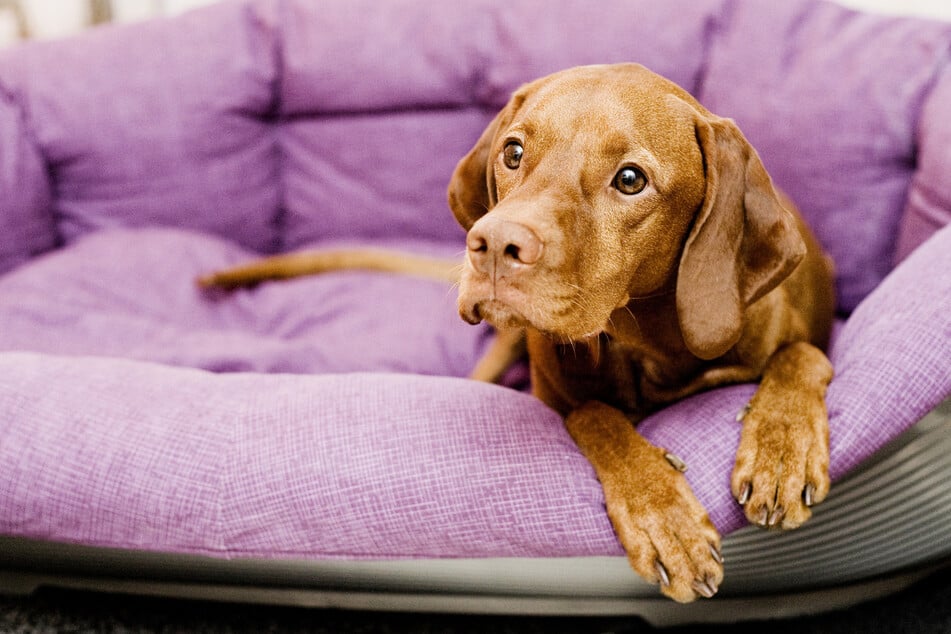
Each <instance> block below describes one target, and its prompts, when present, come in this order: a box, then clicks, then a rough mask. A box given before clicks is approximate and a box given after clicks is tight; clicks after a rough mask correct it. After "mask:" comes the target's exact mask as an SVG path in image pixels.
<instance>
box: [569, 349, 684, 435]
mask: <svg viewBox="0 0 951 634" xmlns="http://www.w3.org/2000/svg"><path fill="white" fill-rule="evenodd" d="M641 344H642V342H640V341H623V342H619V341H617V340H615V339H613V338H611V337H610V336H608V335H601V336H600V337H598V338H597V339H596V340H592V341H590V342H586V343H584V344H578V343H575V344H565V345H559V346H557V347H556V351H555V354H556V356H557V359H558V363H559V365H560V368H561V374H562V377H563V379H564V380H565V382H566V383H567V385H569V386H570V388H569V389H570V390H571V392H573V396H574V400H576V401H578V402H583V401H586V400H599V401H602V402H605V403H609V404H611V405H613V406H615V407H617V408H618V409H620V410H622V411H624V412H625V413H627V414H628V415H630V416H631V417H632V418H639V417H642V416H644V415H646V414H648V413H650V412H652V411H654V410H655V409H657V408H658V407H660V406H661V405H664V404H666V403H668V402H670V401H671V400H672V399H671V398H670V397H669V394H670V392H671V390H675V389H676V388H677V387H678V386H681V385H683V384H684V383H685V382H688V381H689V379H690V378H691V377H692V376H693V375H695V374H696V373H697V372H699V371H700V369H701V365H702V362H701V361H700V360H699V359H696V358H695V357H692V356H691V355H665V354H664V351H663V350H662V349H659V348H657V347H654V346H650V345H641Z"/></svg>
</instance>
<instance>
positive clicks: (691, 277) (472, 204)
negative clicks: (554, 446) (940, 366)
mask: <svg viewBox="0 0 951 634" xmlns="http://www.w3.org/2000/svg"><path fill="white" fill-rule="evenodd" d="M449 204H450V207H451V208H452V211H453V213H454V215H455V217H456V219H457V220H458V221H459V223H460V224H461V225H462V226H463V227H464V228H465V229H466V230H467V231H468V235H467V258H466V266H465V268H464V271H463V275H462V280H461V285H460V292H459V312H460V314H461V315H462V316H463V318H464V319H466V320H467V321H470V322H472V323H476V322H478V321H480V320H482V319H485V320H487V321H489V322H490V323H492V324H494V325H496V326H498V327H513V326H529V327H532V328H535V329H537V330H540V331H542V332H545V333H548V334H550V335H551V336H553V337H555V338H558V339H562V340H576V339H581V338H585V337H589V336H592V335H594V334H597V333H599V332H601V331H602V330H603V329H604V328H605V327H606V326H607V324H608V322H609V319H610V317H611V314H612V313H613V312H614V311H615V310H617V309H619V308H623V307H624V306H626V305H627V304H628V302H629V301H631V300H632V299H634V298H638V297H645V296H650V295H653V294H658V293H662V292H665V291H666V290H667V289H674V288H675V289H676V290H675V293H676V294H675V298H676V307H677V315H678V320H679V325H680V328H681V331H682V333H683V336H684V341H685V342H686V344H687V346H688V348H689V349H690V350H691V352H693V353H694V354H695V355H697V356H699V357H701V358H706V359H710V358H714V357H717V356H720V355H722V354H723V353H725V352H726V351H727V350H728V349H729V348H731V347H732V346H733V345H734V344H735V343H736V341H737V340H738V339H739V336H740V334H741V330H742V326H743V313H744V311H745V309H746V307H747V306H749V305H750V304H751V303H752V302H754V301H756V300H757V299H758V298H759V297H761V296H762V295H764V294H765V293H766V292H768V291H769V290H771V289H772V288H774V287H775V286H776V285H777V284H779V282H781V281H782V279H784V278H785V277H786V276H787V275H788V274H789V273H790V272H791V271H792V270H793V268H795V266H796V265H797V264H798V262H799V260H800V259H801V258H802V257H803V255H804V253H805V246H804V243H803V240H802V238H801V236H800V234H799V233H798V230H797V228H796V225H795V220H794V218H793V217H792V215H791V214H790V213H789V212H788V211H787V210H786V209H784V208H783V206H782V204H781V203H780V201H779V199H778V198H777V196H776V193H775V191H774V190H773V186H772V183H771V181H770V178H769V176H768V175H767V173H766V171H765V169H764V168H763V165H762V163H761V162H760V159H759V157H758V156H757V154H756V152H755V151H754V150H753V148H752V147H751V146H750V145H749V143H748V142H747V141H746V139H745V138H744V137H743V135H742V134H741V133H740V131H739V129H738V128H737V127H736V125H734V123H733V122H732V121H730V120H728V119H722V118H719V117H717V116H714V115H713V114H711V113H710V112H708V111H707V110H706V109H705V108H703V107H702V106H701V105H700V104H699V103H697V102H696V101H695V100H694V99H693V98H692V97H691V96H690V95H689V94H688V93H687V92H685V91H684V90H682V89H681V88H679V87H678V86H676V85H675V84H673V83H671V82H669V81H667V80H665V79H663V78H662V77H660V76H658V75H656V74H654V73H652V72H650V71H648V70H646V69H645V68H643V67H641V66H638V65H635V64H621V65H612V66H586V67H580V68H574V69H570V70H567V71H562V72H559V73H556V74H554V75H550V76H548V77H544V78H542V79H539V80H537V81H535V82H532V83H530V84H527V85H525V86H523V87H522V88H521V89H519V90H518V91H517V92H516V93H515V94H514V95H513V96H512V98H511V100H510V101H509V103H508V104H507V105H506V106H505V107H504V108H503V109H502V111H501V112H499V114H498V115H497V116H496V117H495V119H494V120H493V121H492V122H491V123H490V124H489V126H488V128H487V129H486V130H485V132H484V133H483V134H482V136H481V138H480V139H479V141H478V142H477V143H476V145H475V147H474V148H473V149H472V151H471V152H469V154H467V155H466V156H465V157H464V158H463V159H462V160H461V161H460V162H459V165H458V166H457V167H456V170H455V173H454V174H453V177H452V181H451V183H450V185H449Z"/></svg>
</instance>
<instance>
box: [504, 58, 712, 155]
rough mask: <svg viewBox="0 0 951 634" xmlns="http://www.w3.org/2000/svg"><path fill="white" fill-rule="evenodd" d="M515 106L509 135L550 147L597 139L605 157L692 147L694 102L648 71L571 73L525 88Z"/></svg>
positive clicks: (592, 69)
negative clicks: (514, 133) (642, 148)
mask: <svg viewBox="0 0 951 634" xmlns="http://www.w3.org/2000/svg"><path fill="white" fill-rule="evenodd" d="M516 100H517V101H516V102H514V103H513V105H514V106H515V108H514V110H513V112H512V115H511V116H512V118H511V122H510V124H509V126H508V130H512V129H517V130H518V131H520V132H523V133H524V134H525V135H526V136H529V137H535V138H539V140H540V141H541V142H543V143H546V144H547V145H549V146H551V145H557V144H567V143H570V142H571V141H572V140H574V139H575V138H577V136H578V135H583V136H585V137H590V138H591V140H592V141H594V140H595V139H596V140H597V146H598V147H599V149H600V150H601V151H602V152H604V153H606V154H623V153H624V152H627V151H629V150H630V149H631V146H632V145H646V146H650V147H652V148H656V149H657V150H658V151H660V152H661V153H666V152H667V151H670V152H677V151H681V150H682V149H683V147H684V146H686V145H689V144H691V143H695V137H694V135H693V134H692V133H689V134H688V133H687V132H688V129H689V128H692V127H693V117H692V112H693V110H692V107H691V106H692V104H691V103H690V102H692V101H693V99H692V98H691V97H690V96H689V95H687V93H685V92H684V91H682V90H681V89H680V88H679V87H677V86H676V85H675V84H673V83H671V82H669V81H667V80H665V79H663V78H661V77H660V76H658V75H655V74H654V73H651V72H649V71H638V70H637V69H631V68H630V67H622V68H614V67H586V68H582V69H573V70H571V71H566V72H562V73H557V74H555V75H551V76H549V77H546V78H543V79H541V80H539V81H536V82H534V83H532V84H529V85H527V86H525V87H524V88H523V89H522V91H520V94H517V95H516ZM688 100H689V101H688ZM500 132H501V133H503V134H504V133H505V131H504V130H500Z"/></svg>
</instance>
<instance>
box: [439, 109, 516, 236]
mask: <svg viewBox="0 0 951 634" xmlns="http://www.w3.org/2000/svg"><path fill="white" fill-rule="evenodd" d="M506 110H507V108H503V109H502V110H501V111H500V112H499V113H498V114H497V115H495V118H494V119H492V121H491V123H489V125H488V126H487V127H486V129H485V130H484V131H483V132H482V136H480V137H479V140H478V141H476V144H475V147H473V148H472V149H471V150H469V153H468V154H466V155H465V156H464V157H462V160H460V161H459V163H458V164H457V165H456V169H455V171H454V172H453V173H452V178H451V179H450V180H449V192H448V193H449V208H450V209H452V214H453V215H454V216H455V217H456V221H457V222H458V223H459V224H460V225H462V227H463V229H465V230H466V231H468V230H469V228H470V227H472V225H473V224H475V221H476V220H478V219H479V218H481V217H482V216H484V215H485V214H486V212H488V211H489V209H491V208H492V207H494V206H495V203H496V202H497V201H496V199H495V177H494V174H493V172H492V170H491V169H488V167H489V161H490V159H491V158H492V157H490V156H489V153H490V152H491V151H492V145H493V143H494V141H495V135H496V132H498V129H499V122H500V121H501V120H502V115H503V114H504V113H505V112H506Z"/></svg>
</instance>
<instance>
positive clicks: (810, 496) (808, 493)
mask: <svg viewBox="0 0 951 634" xmlns="http://www.w3.org/2000/svg"><path fill="white" fill-rule="evenodd" d="M815 494H816V487H815V486H814V485H813V484H811V483H810V484H807V485H806V488H805V489H804V490H803V492H802V502H803V504H805V505H806V506H809V507H811V506H812V505H813V502H814V501H815V498H814V496H815Z"/></svg>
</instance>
